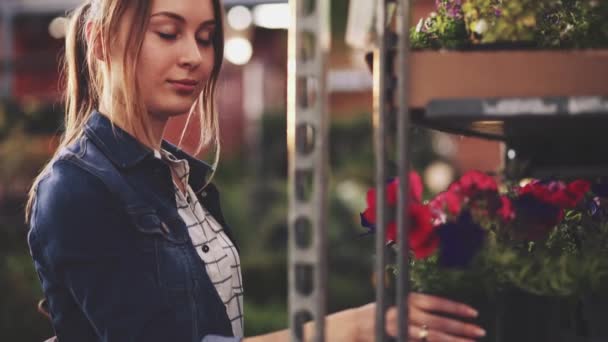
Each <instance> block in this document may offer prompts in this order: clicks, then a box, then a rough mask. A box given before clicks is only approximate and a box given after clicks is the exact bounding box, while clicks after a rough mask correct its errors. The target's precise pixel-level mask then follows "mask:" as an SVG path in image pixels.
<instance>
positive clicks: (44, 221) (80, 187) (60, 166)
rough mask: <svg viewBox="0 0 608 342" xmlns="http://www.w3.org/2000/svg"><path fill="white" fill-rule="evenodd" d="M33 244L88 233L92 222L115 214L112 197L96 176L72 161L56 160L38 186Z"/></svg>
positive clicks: (32, 233)
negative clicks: (40, 240)
mask: <svg viewBox="0 0 608 342" xmlns="http://www.w3.org/2000/svg"><path fill="white" fill-rule="evenodd" d="M34 196H35V199H34V202H33V208H32V215H31V221H30V240H31V239H32V238H34V237H37V238H39V239H48V238H52V237H60V236H62V235H80V234H82V233H86V231H87V230H89V229H87V228H88V227H91V226H92V225H91V224H88V223H90V222H95V221H99V220H100V219H102V218H103V216H104V215H108V214H111V212H112V211H113V210H114V209H113V208H114V203H113V202H114V201H113V199H112V194H111V193H110V191H109V190H108V188H107V187H106V186H105V184H104V183H103V182H102V181H101V179H99V178H98V177H97V176H95V175H93V174H92V173H90V172H89V171H87V170H86V169H84V168H82V167H81V166H80V165H78V164H77V163H76V162H74V161H73V160H70V159H56V160H53V161H52V162H51V164H50V165H49V167H48V168H47V171H45V174H44V175H43V176H42V178H41V179H40V181H39V182H38V184H37V186H36V190H35V195H34Z"/></svg>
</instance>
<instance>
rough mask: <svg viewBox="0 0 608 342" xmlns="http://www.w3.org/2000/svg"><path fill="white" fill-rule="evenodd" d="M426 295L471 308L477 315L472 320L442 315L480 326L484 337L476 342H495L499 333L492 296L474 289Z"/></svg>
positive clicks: (495, 302) (436, 292)
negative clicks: (484, 333)
mask: <svg viewBox="0 0 608 342" xmlns="http://www.w3.org/2000/svg"><path fill="white" fill-rule="evenodd" d="M427 293H428V294H431V295H435V296H439V297H443V298H447V299H450V300H453V301H456V302H460V303H464V304H467V305H469V306H471V307H473V308H474V309H475V310H477V312H478V313H479V315H478V316H477V317H476V318H472V319H463V318H461V317H456V316H452V315H448V314H442V315H443V316H445V317H449V318H453V319H456V320H459V321H465V322H468V323H472V324H475V325H477V326H480V327H481V328H483V329H484V330H485V331H486V336H485V337H483V338H480V339H478V340H477V341H483V342H494V341H497V335H498V333H499V331H498V328H499V322H498V319H499V305H497V301H496V298H495V297H494V296H493V295H490V294H487V293H485V292H484V291H481V290H474V289H470V290H469V289H466V290H465V289H445V290H441V291H434V292H427Z"/></svg>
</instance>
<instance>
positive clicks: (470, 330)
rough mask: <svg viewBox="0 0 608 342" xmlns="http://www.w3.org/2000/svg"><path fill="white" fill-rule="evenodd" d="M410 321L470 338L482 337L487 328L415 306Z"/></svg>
mask: <svg viewBox="0 0 608 342" xmlns="http://www.w3.org/2000/svg"><path fill="white" fill-rule="evenodd" d="M410 323H413V324H415V325H419V326H422V325H425V324H426V325H427V326H428V327H429V328H430V329H432V330H436V331H439V332H442V333H445V334H449V335H456V336H463V337H469V338H480V337H483V336H485V335H486V332H485V330H483V329H482V328H481V327H478V326H476V325H474V324H470V323H465V322H461V321H458V320H455V319H451V318H447V317H442V316H437V315H433V314H430V313H428V312H425V311H422V310H420V309H416V308H414V309H413V310H412V311H411V313H410Z"/></svg>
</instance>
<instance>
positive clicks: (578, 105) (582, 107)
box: [568, 96, 608, 114]
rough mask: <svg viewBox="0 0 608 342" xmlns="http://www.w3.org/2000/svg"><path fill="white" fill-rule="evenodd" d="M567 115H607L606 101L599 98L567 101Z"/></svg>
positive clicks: (577, 98) (607, 106) (592, 97)
mask: <svg viewBox="0 0 608 342" xmlns="http://www.w3.org/2000/svg"><path fill="white" fill-rule="evenodd" d="M568 113H570V114H585V113H608V99H606V98H602V97H600V96H582V97H572V98H569V99H568Z"/></svg>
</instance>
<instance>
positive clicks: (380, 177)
mask: <svg viewBox="0 0 608 342" xmlns="http://www.w3.org/2000/svg"><path fill="white" fill-rule="evenodd" d="M386 22H387V2H386V0H377V3H376V40H377V44H376V45H377V46H376V48H375V49H374V64H373V75H374V76H373V77H374V79H373V86H374V88H373V89H374V90H373V114H372V121H373V136H374V156H375V165H376V171H375V183H376V208H377V210H376V265H375V275H376V280H375V284H376V341H385V340H386V332H385V329H384V327H385V310H386V306H387V303H388V300H387V298H386V291H385V268H386V249H385V240H384V237H385V235H386V234H385V232H386V219H387V211H386V200H385V199H386V195H385V194H386V141H385V138H386V135H387V127H386V121H387V116H388V109H389V108H388V106H387V89H388V87H387V81H390V79H391V75H390V74H388V73H387V66H388V65H387V60H386V59H387V58H386V57H387V51H388V42H387V34H386Z"/></svg>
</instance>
